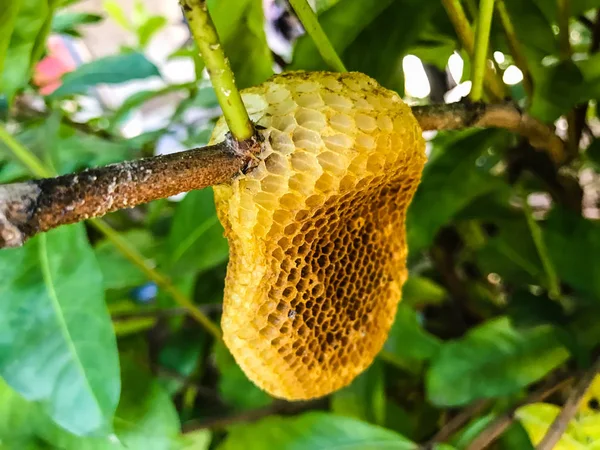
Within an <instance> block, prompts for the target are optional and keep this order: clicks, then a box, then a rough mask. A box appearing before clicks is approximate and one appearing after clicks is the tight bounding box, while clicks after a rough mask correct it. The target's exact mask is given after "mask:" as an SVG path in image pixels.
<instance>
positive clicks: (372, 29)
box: [343, 0, 449, 93]
mask: <svg viewBox="0 0 600 450" xmlns="http://www.w3.org/2000/svg"><path fill="white" fill-rule="evenodd" d="M382 3H385V2H382ZM437 8H441V4H440V3H439V2H437V1H432V0H404V1H402V2H397V1H396V2H393V3H392V4H391V5H390V6H389V7H388V8H386V9H385V10H384V11H383V12H381V13H380V14H379V15H378V16H377V18H375V20H373V21H372V22H371V23H370V24H369V26H367V27H366V28H365V29H364V30H362V32H361V33H360V34H359V35H358V37H357V38H356V39H355V40H354V42H352V43H351V44H350V45H349V46H348V48H347V49H346V50H345V51H344V53H343V60H344V62H345V63H346V66H347V67H348V69H349V70H356V71H358V72H363V73H366V74H367V75H369V76H372V77H373V78H375V79H376V80H377V81H379V83H381V84H382V85H383V86H385V87H387V88H389V89H394V90H396V91H398V92H401V93H402V92H404V72H403V71H402V59H403V58H404V56H405V55H406V54H407V52H408V49H409V48H410V47H411V46H412V45H414V44H415V43H416V42H417V38H418V37H419V35H420V33H421V31H422V29H423V28H424V27H425V25H426V24H427V23H428V22H429V19H430V18H431V16H432V15H433V13H434V12H435V10H436V9H437ZM373 49H377V50H376V51H373ZM448 56H449V55H448ZM447 61H448V60H447V59H446V62H447Z"/></svg>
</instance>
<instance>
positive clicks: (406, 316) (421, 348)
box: [384, 303, 441, 370]
mask: <svg viewBox="0 0 600 450" xmlns="http://www.w3.org/2000/svg"><path fill="white" fill-rule="evenodd" d="M440 347H441V342H440V340H439V339H438V338H437V337H435V336H433V335H432V334H430V333H428V332H427V331H425V330H424V329H423V326H422V324H421V321H420V320H419V317H418V316H417V313H416V312H415V310H414V309H412V308H411V307H410V306H408V305H404V304H402V303H401V304H400V305H399V306H398V312H397V313H396V320H395V321H394V325H392V329H391V331H390V334H389V336H388V339H387V341H386V343H385V347H384V348H385V350H387V352H388V354H389V356H390V357H393V358H394V359H395V360H396V362H397V363H398V364H400V365H402V366H404V367H406V368H408V369H410V370H414V369H418V368H419V367H420V364H419V363H421V362H423V361H428V360H430V359H431V358H432V357H433V356H434V355H435V354H436V353H437V352H438V351H439V349H440Z"/></svg>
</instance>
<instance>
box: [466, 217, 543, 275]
mask: <svg viewBox="0 0 600 450" xmlns="http://www.w3.org/2000/svg"><path fill="white" fill-rule="evenodd" d="M491 223H492V224H493V226H494V228H495V229H496V230H497V234H495V235H494V236H492V237H490V238H489V239H488V240H487V241H486V244H485V245H484V246H483V247H482V248H480V249H478V250H477V251H476V259H477V262H478V264H479V266H480V267H481V268H482V271H483V272H484V273H486V274H489V273H497V274H498V275H499V276H500V277H501V278H502V279H503V280H504V281H505V282H509V283H517V284H525V283H527V284H539V283H541V282H542V281H543V280H544V269H543V267H542V263H541V261H540V258H539V254H538V252H537V250H536V248H535V244H534V243H533V239H532V237H531V233H530V231H529V227H528V226H527V222H526V221H525V218H524V217H523V216H522V215H521V216H520V217H517V218H514V219H499V220H494V221H493V222H491Z"/></svg>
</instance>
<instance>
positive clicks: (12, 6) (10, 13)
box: [0, 0, 22, 87]
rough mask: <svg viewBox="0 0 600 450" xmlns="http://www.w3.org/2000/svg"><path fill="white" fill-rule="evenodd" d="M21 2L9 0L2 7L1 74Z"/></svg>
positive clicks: (0, 23)
mask: <svg viewBox="0 0 600 450" xmlns="http://www.w3.org/2000/svg"><path fill="white" fill-rule="evenodd" d="M21 3H22V0H14V1H9V2H6V3H5V4H4V6H3V8H2V9H0V36H3V39H0V74H2V71H3V69H4V58H6V52H7V51H8V44H10V36H11V35H12V33H13V31H14V27H15V22H16V20H17V14H18V12H19V9H20V7H21ZM1 86H2V85H0V87H1Z"/></svg>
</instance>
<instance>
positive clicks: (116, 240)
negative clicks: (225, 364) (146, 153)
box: [0, 126, 221, 340]
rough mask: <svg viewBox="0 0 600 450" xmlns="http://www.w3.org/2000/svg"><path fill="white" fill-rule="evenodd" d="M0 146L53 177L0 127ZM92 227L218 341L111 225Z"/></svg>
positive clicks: (214, 332) (204, 319) (34, 169)
mask: <svg viewBox="0 0 600 450" xmlns="http://www.w3.org/2000/svg"><path fill="white" fill-rule="evenodd" d="M0 142H3V143H4V144H5V145H6V146H7V147H8V148H9V149H10V150H11V151H12V153H13V154H14V155H15V157H16V158H17V159H18V160H19V161H21V163H22V164H23V165H24V166H25V167H26V168H27V169H28V170H29V171H30V172H31V173H32V174H34V175H35V176H36V177H40V178H45V177H52V176H54V175H55V174H53V173H52V171H51V170H49V169H48V168H47V167H45V166H44V165H43V164H42V162H41V161H40V160H39V159H38V158H37V157H36V156H35V155H34V154H33V153H31V151H30V150H29V149H27V148H26V147H25V146H23V145H22V144H21V143H20V142H19V141H17V140H16V139H15V138H14V137H13V136H11V135H10V134H9V133H8V132H7V131H6V129H5V128H3V127H2V126H0ZM89 222H90V223H91V225H93V226H94V228H96V229H97V230H99V231H100V232H101V233H102V234H103V235H104V236H106V238H107V239H108V240H110V241H111V242H112V243H113V244H114V245H115V247H116V248H117V249H118V250H119V251H120V252H121V253H122V254H123V256H125V257H126V258H127V259H128V260H129V261H130V262H131V263H132V264H134V265H135V266H137V267H138V268H139V269H140V270H141V271H142V272H144V274H146V276H147V277H148V278H149V279H150V280H152V281H154V282H155V283H156V284H157V285H159V286H161V287H162V288H163V289H164V290H165V291H166V292H167V293H168V294H169V295H170V296H171V297H172V298H173V299H174V300H175V302H176V303H177V304H179V305H180V306H181V307H183V308H185V309H186V310H187V311H188V312H189V314H190V315H191V316H192V317H193V318H194V319H196V320H197V321H198V322H199V323H200V324H201V325H202V326H203V327H204V328H205V329H206V331H208V332H209V333H210V334H212V335H213V336H214V337H215V339H218V340H220V339H221V330H220V329H219V327H218V326H217V325H215V324H214V323H213V322H212V321H211V320H210V319H209V318H208V317H207V316H206V315H205V314H204V313H203V312H202V311H200V310H199V309H198V308H196V306H195V305H194V304H193V303H192V301H191V300H190V299H189V298H187V297H186V296H185V295H184V294H183V293H182V292H181V291H179V290H178V289H177V288H176V287H175V286H174V285H173V283H171V281H170V280H169V279H168V278H167V277H165V276H164V275H163V274H161V273H160V272H158V271H157V270H155V269H153V268H152V267H150V265H149V264H148V263H147V262H146V260H145V258H144V257H143V256H142V255H141V254H140V253H139V252H138V251H137V250H136V249H135V248H133V247H132V246H131V245H130V244H129V243H128V242H127V241H126V240H125V239H123V237H122V236H121V235H120V234H119V233H118V232H117V231H115V230H114V229H113V228H112V227H111V226H110V225H108V224H107V223H106V222H104V221H102V220H90V221H89Z"/></svg>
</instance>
